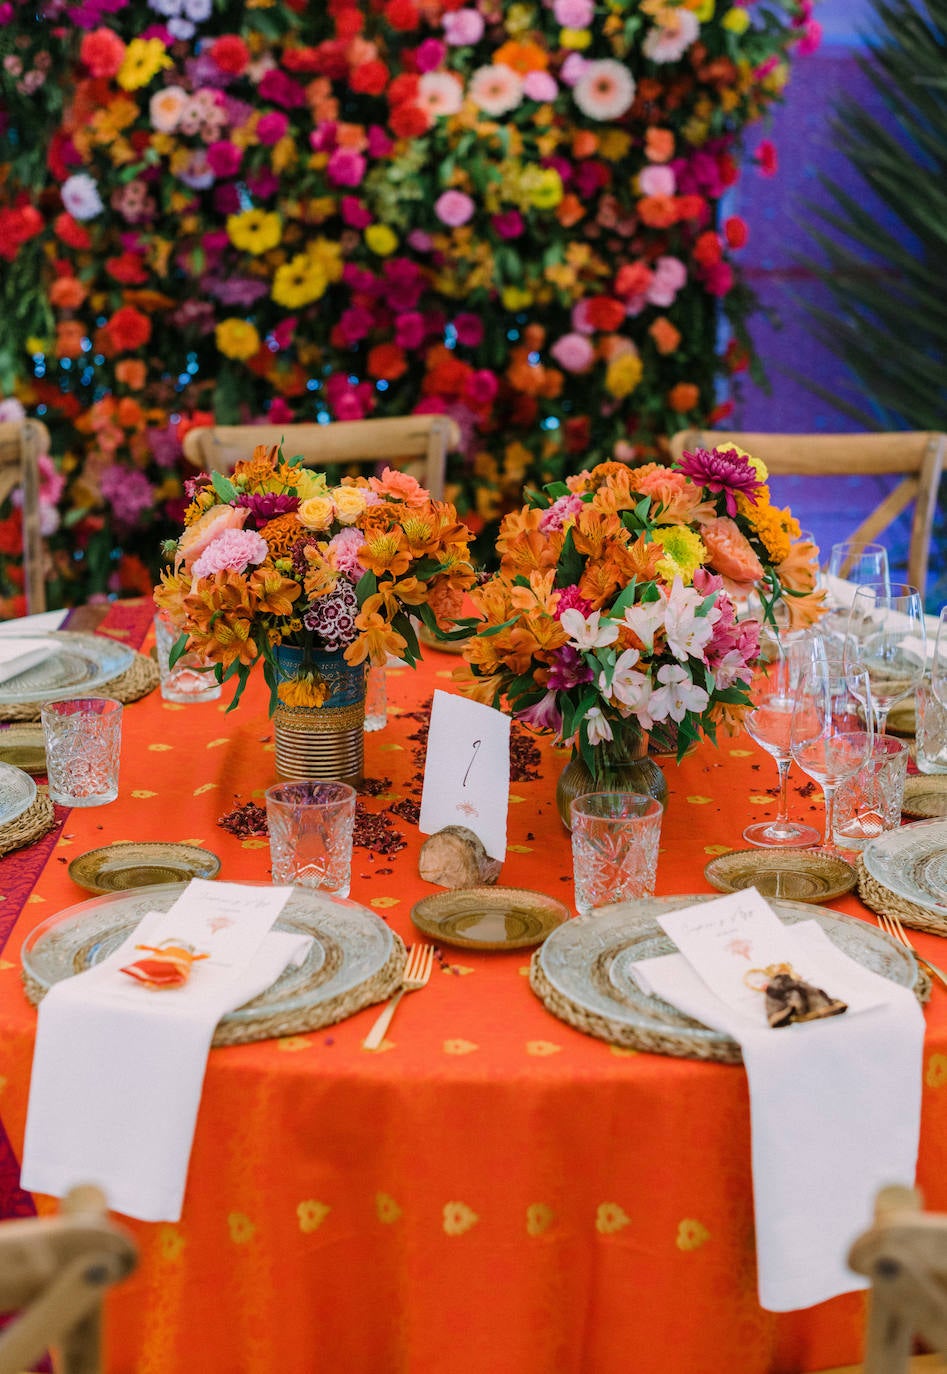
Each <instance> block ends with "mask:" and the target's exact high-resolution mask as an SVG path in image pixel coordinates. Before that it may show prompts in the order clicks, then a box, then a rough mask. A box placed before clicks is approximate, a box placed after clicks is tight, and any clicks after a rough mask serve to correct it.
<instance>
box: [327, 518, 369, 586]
mask: <svg viewBox="0 0 947 1374" xmlns="http://www.w3.org/2000/svg"><path fill="white" fill-rule="evenodd" d="M364 543H365V536H364V534H363V533H362V531H361V530H357V529H355V528H354V527H353V526H351V525H350V526H349V527H348V528H347V529H344V530H339V532H338V534H335V535H333V536H332V538H331V539H330V540H329V550H328V551H329V562H330V563H331V564H332V566H333V567H334V568H337V569H338V570H339V572H340V573H344V574H345V576H346V577H348V578H350V579H351V580H352V581H353V582H357V581H358V579H359V578H360V577H361V575H362V573H363V572H364V571H365V569H364V567H363V566H362V564H361V563H360V562H359V557H358V551H359V549H360V548H361V547H362V545H363V544H364Z"/></svg>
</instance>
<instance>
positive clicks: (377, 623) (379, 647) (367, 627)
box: [344, 611, 407, 667]
mask: <svg viewBox="0 0 947 1374" xmlns="http://www.w3.org/2000/svg"><path fill="white" fill-rule="evenodd" d="M355 627H356V629H357V630H358V631H359V636H358V639H356V641H355V643H354V644H350V645H349V647H348V648H347V649H346V651H345V655H344V657H345V661H346V663H350V664H352V666H353V667H354V666H355V665H356V664H358V663H364V662H365V660H366V658H368V659H370V660H371V662H372V663H373V664H375V665H376V666H378V667H380V666H381V665H382V664H384V663H385V661H386V660H387V658H388V655H389V654H393V655H394V657H395V658H400V657H401V655H402V653H403V651H404V650H405V649H406V648H407V640H406V639H405V638H404V636H403V635H399V634H398V632H397V630H393V629H392V628H391V626H390V625H389V624H388V622H387V621H386V620H384V619H383V618H382V616H380V615H377V614H374V615H366V614H365V613H364V611H363V612H361V613H360V614H359V615H357V616H356V617H355Z"/></svg>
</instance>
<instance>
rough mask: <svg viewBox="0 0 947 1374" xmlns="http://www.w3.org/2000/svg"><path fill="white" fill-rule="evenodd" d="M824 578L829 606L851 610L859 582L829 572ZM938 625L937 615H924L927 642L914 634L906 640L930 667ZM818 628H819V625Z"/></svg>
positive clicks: (909, 648) (906, 644) (910, 648)
mask: <svg viewBox="0 0 947 1374" xmlns="http://www.w3.org/2000/svg"><path fill="white" fill-rule="evenodd" d="M824 580H825V588H826V591H827V593H828V603H829V606H830V607H832V608H834V609H835V610H837V611H839V612H845V613H847V612H848V611H850V610H851V607H852V602H853V601H854V599H855V593H856V592H857V591H858V585H857V583H855V582H846V581H845V579H844V578H842V577H834V576H832V575H830V574H829V573H825V574H824ZM892 619H894V620H898V619H901V617H899V616H897V615H896V614H895V615H894V616H893V617H892ZM937 626H938V617H937V616H936V615H926V616H925V617H924V634H925V639H926V643H922V642H921V640H920V639H917V638H915V637H913V636H911V637H909V638H907V639H905V641H904V647H905V648H906V649H907V650H908V651H909V652H912V651H913V652H914V653H916V654H917V655H918V657H923V658H925V660H926V662H927V665H928V667H930V665H931V663H933V661H934V641H935V639H936V638H937ZM816 628H817V629H818V625H817V626H816ZM839 628H840V629H844V625H841V626H840V627H839Z"/></svg>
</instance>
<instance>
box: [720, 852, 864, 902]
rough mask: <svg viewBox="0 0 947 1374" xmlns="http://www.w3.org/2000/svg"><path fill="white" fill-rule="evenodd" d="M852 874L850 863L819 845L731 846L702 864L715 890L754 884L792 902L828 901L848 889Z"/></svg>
mask: <svg viewBox="0 0 947 1374" xmlns="http://www.w3.org/2000/svg"><path fill="white" fill-rule="evenodd" d="M855 876H856V875H855V870H854V868H853V867H852V865H851V864H850V863H846V861H845V860H844V859H840V858H839V857H838V856H837V855H835V854H826V853H824V852H823V851H822V850H819V849H791V848H785V849H772V850H766V849H734V850H732V851H731V852H730V853H729V854H719V855H718V856H717V857H716V858H714V859H711V860H710V863H708V864H707V865H706V866H705V868H704V877H705V878H706V879H707V881H708V882H709V883H710V884H711V885H712V886H713V887H715V888H717V890H718V891H719V892H740V891H742V890H743V888H746V887H755V888H756V889H757V891H758V892H760V893H762V895H763V896H764V897H783V898H785V899H786V900H787V901H793V902H830V901H832V900H833V898H835V897H841V896H842V895H843V894H844V893H846V892H850V891H851V890H852V888H853V887H854V886H855Z"/></svg>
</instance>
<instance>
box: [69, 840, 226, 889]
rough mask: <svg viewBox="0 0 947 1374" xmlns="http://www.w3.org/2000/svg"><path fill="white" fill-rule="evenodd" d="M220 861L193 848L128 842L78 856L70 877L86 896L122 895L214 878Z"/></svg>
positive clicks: (195, 847) (167, 844)
mask: <svg viewBox="0 0 947 1374" xmlns="http://www.w3.org/2000/svg"><path fill="white" fill-rule="evenodd" d="M219 872H220V860H219V859H218V857H217V855H216V854H212V853H211V852H210V850H209V849H201V848H200V847H199V846H198V845H194V844H173V843H164V842H162V841H157V840H156V841H148V840H142V841H127V842H123V843H119V844H107V845H105V846H103V848H101V849H90V850H89V851H88V852H87V853H85V854H80V855H78V856H77V857H76V858H75V859H73V861H72V863H71V864H70V865H69V876H70V878H71V879H72V881H73V882H74V883H78V885H79V886H80V887H84V888H85V889H86V891H87V892H125V891H127V890H128V889H129V888H132V887H152V886H154V885H156V884H158V883H183V882H187V881H188V880H189V879H191V878H216V876H217V874H218V873H219Z"/></svg>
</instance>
